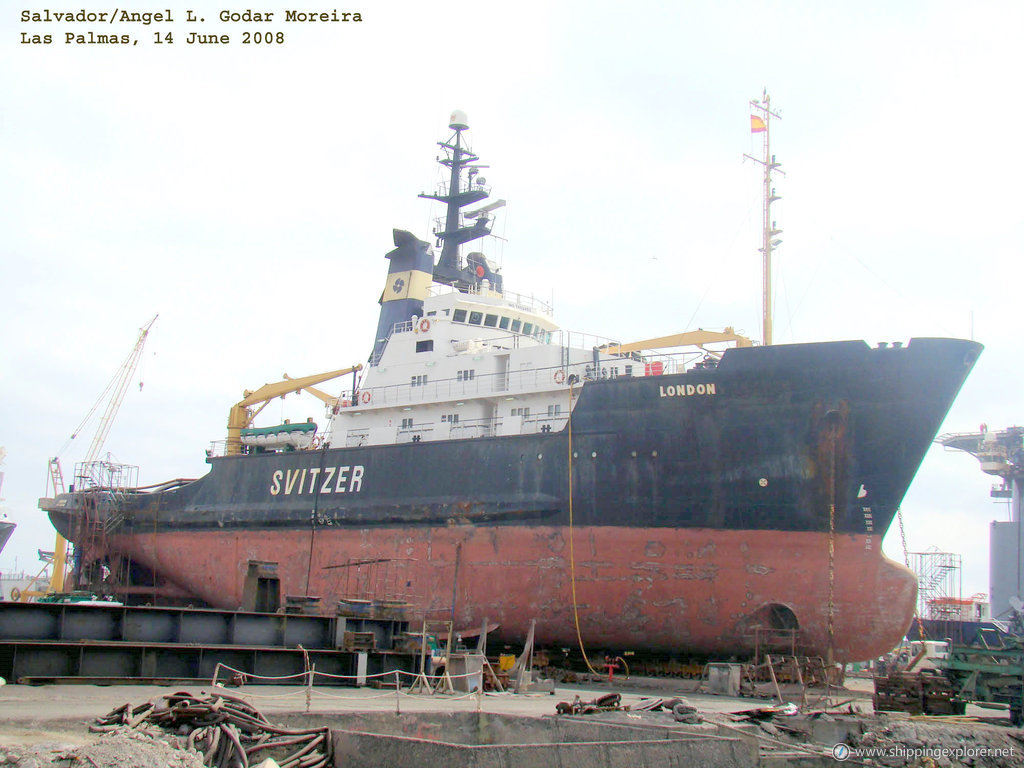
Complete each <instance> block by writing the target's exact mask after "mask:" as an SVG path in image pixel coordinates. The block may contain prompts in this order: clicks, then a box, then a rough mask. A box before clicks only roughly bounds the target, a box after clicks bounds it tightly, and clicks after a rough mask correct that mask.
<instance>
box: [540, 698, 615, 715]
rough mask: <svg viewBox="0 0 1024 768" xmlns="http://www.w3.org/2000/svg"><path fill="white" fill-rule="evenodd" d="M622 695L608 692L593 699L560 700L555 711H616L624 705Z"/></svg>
mask: <svg viewBox="0 0 1024 768" xmlns="http://www.w3.org/2000/svg"><path fill="white" fill-rule="evenodd" d="M621 703H622V695H621V694H618V693H606V694H604V695H603V696H598V697H597V698H596V699H593V700H592V701H582V700H580V697H579V696H577V697H575V698H574V699H573V700H572V701H571V702H570V701H560V702H559V703H558V704H556V705H555V712H557V713H558V714H560V715H592V714H594V713H596V712H615V711H618V710H620V709H622V707H621V706H620V704H621Z"/></svg>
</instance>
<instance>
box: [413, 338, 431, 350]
mask: <svg viewBox="0 0 1024 768" xmlns="http://www.w3.org/2000/svg"><path fill="white" fill-rule="evenodd" d="M416 351H417V352H433V351H434V340H433V339H427V340H426V341H417V342H416Z"/></svg>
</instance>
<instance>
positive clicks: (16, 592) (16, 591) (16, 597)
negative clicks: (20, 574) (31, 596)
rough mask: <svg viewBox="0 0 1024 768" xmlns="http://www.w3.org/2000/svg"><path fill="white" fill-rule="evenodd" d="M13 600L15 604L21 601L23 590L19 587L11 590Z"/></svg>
mask: <svg viewBox="0 0 1024 768" xmlns="http://www.w3.org/2000/svg"><path fill="white" fill-rule="evenodd" d="M11 600H13V601H14V602H18V601H19V600H21V590H20V589H18V588H17V587H14V588H13V589H12V590H11Z"/></svg>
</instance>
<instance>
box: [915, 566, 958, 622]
mask: <svg viewBox="0 0 1024 768" xmlns="http://www.w3.org/2000/svg"><path fill="white" fill-rule="evenodd" d="M961 565H962V564H961V557H960V555H958V554H955V553H953V552H939V551H938V550H937V549H935V548H932V549H930V550H928V551H927V552H911V553H910V567H911V569H912V570H913V571H914V573H915V574H917V584H918V586H917V611H918V616H920V617H921V618H922V619H937V620H940V621H950V620H952V621H958V620H960V618H961V616H960V613H961V610H962V603H963V599H962V595H961V585H960V573H961Z"/></svg>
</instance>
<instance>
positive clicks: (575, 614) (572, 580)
mask: <svg viewBox="0 0 1024 768" xmlns="http://www.w3.org/2000/svg"><path fill="white" fill-rule="evenodd" d="M574 383H575V382H574V381H573V379H572V377H570V378H569V418H568V421H567V430H568V436H569V461H568V466H569V584H570V586H571V588H572V618H573V622H574V623H575V624H576V639H577V640H578V641H579V644H580V653H582V654H583V662H584V663H585V664H586V665H587V669H589V670H590V673H591V674H592V675H597V674H600V673H599V672H598V671H597V670H596V669H594V667H593V665H592V664H591V663H590V659H588V658H587V649H586V648H584V647H583V635H582V634H581V633H580V612H579V606H578V604H577V602H576V550H575V548H574V547H573V519H572V512H573V510H572V400H573V397H574V396H575V395H574V392H573V385H574Z"/></svg>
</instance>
